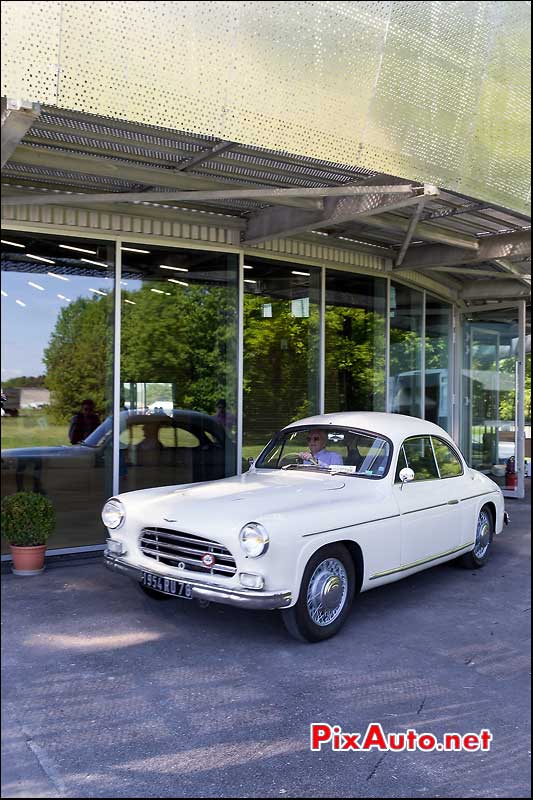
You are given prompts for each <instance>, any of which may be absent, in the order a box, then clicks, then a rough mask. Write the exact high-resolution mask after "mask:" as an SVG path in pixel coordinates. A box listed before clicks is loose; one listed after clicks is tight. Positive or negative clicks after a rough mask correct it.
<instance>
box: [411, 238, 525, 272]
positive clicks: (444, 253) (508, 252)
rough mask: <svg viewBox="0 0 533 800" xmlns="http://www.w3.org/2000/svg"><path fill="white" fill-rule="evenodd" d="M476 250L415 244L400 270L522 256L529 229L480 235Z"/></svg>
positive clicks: (431, 267)
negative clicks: (415, 246)
mask: <svg viewBox="0 0 533 800" xmlns="http://www.w3.org/2000/svg"><path fill="white" fill-rule="evenodd" d="M476 242H477V243H478V248H477V250H476V251H472V250H467V249H463V248H459V247H443V246H442V245H428V246H422V247H417V248H416V249H413V250H411V253H410V254H409V255H408V256H407V257H406V258H405V260H404V262H403V264H402V266H401V269H417V270H424V269H433V268H434V267H446V266H457V265H460V264H473V263H476V262H479V261H494V260H495V259H500V258H506V257H509V256H523V257H526V256H528V255H530V253H531V233H530V231H515V232H513V233H503V234H496V235H494V236H483V237H480V238H478V239H476Z"/></svg>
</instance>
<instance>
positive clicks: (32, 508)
mask: <svg viewBox="0 0 533 800" xmlns="http://www.w3.org/2000/svg"><path fill="white" fill-rule="evenodd" d="M1 516H2V534H3V536H4V537H5V538H6V539H7V541H8V542H9V544H13V545H15V546H17V547H33V546H35V545H39V544H46V542H47V541H48V538H49V536H50V534H51V533H52V532H53V530H54V528H55V524H56V515H55V510H54V507H53V505H52V503H51V502H50V500H48V499H47V498H46V497H43V496H42V495H40V494H36V493H35V492H17V494H11V495H9V496H8V497H4V499H3V500H2V515H1Z"/></svg>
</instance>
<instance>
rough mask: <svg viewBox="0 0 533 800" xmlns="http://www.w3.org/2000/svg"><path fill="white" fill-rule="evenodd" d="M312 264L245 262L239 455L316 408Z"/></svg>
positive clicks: (316, 288)
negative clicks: (242, 377) (241, 419)
mask: <svg viewBox="0 0 533 800" xmlns="http://www.w3.org/2000/svg"><path fill="white" fill-rule="evenodd" d="M320 277H321V271H320V269H318V268H317V267H304V266H301V265H294V264H285V263H283V262H280V261H266V260H262V259H256V258H247V259H246V261H245V264H244V280H243V286H244V320H243V322H244V380H243V410H244V415H243V460H244V468H246V467H247V465H248V461H247V459H248V458H255V457H256V456H257V455H259V452H260V451H261V450H262V449H263V447H264V446H265V445H266V444H267V442H268V441H269V439H270V438H271V437H272V435H273V433H274V432H275V431H277V430H279V428H282V427H283V426H284V425H288V424H289V422H293V421H295V420H298V419H302V418H303V417H307V416H309V415H311V414H317V413H318V412H319V410H320V400H319V340H320V315H319V301H320Z"/></svg>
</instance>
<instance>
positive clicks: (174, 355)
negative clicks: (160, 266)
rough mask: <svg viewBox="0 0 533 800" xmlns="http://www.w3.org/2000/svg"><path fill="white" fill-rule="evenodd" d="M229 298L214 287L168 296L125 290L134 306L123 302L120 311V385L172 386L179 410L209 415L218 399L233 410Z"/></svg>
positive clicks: (225, 291) (233, 364)
mask: <svg viewBox="0 0 533 800" xmlns="http://www.w3.org/2000/svg"><path fill="white" fill-rule="evenodd" d="M167 289H168V284H167V285H166V286H165V290H167ZM234 295H235V292H234V290H233V289H227V288H225V287H218V286H215V287H212V286H189V287H188V288H187V289H185V290H184V289H180V290H176V291H175V292H173V293H172V296H169V295H160V294H156V293H155V292H152V291H151V289H150V286H149V285H148V286H144V287H143V288H142V289H140V290H139V291H137V292H135V293H131V292H125V293H124V298H125V299H129V300H132V301H133V302H134V303H135V306H133V305H130V304H124V306H123V311H122V381H123V382H131V383H142V382H146V383H158V382H162V383H165V382H166V383H172V384H173V385H174V391H175V397H174V402H175V404H176V406H178V407H181V408H192V409H195V410H196V411H204V412H206V413H209V414H212V413H214V411H215V403H216V402H217V400H218V399H220V398H221V397H226V399H227V402H228V405H231V406H233V404H234V402H235V400H234V394H235V390H234V388H233V387H234V386H235V380H236V377H235V376H236V319H237V309H236V303H235V296H234ZM230 387H231V389H230ZM229 389H230V391H229V396H227V393H228V390H229Z"/></svg>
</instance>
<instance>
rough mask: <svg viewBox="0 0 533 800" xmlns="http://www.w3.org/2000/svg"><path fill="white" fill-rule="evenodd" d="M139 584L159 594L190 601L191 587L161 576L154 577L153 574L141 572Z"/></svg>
mask: <svg viewBox="0 0 533 800" xmlns="http://www.w3.org/2000/svg"><path fill="white" fill-rule="evenodd" d="M141 584H142V585H143V586H146V587H148V588H149V589H153V590H154V591H156V592H161V594H170V595H173V596H174V597H183V598H184V599H185V600H192V586H189V584H187V583H182V582H181V581H175V580H174V579H173V578H163V577H162V576H161V575H154V574H153V572H141Z"/></svg>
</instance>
